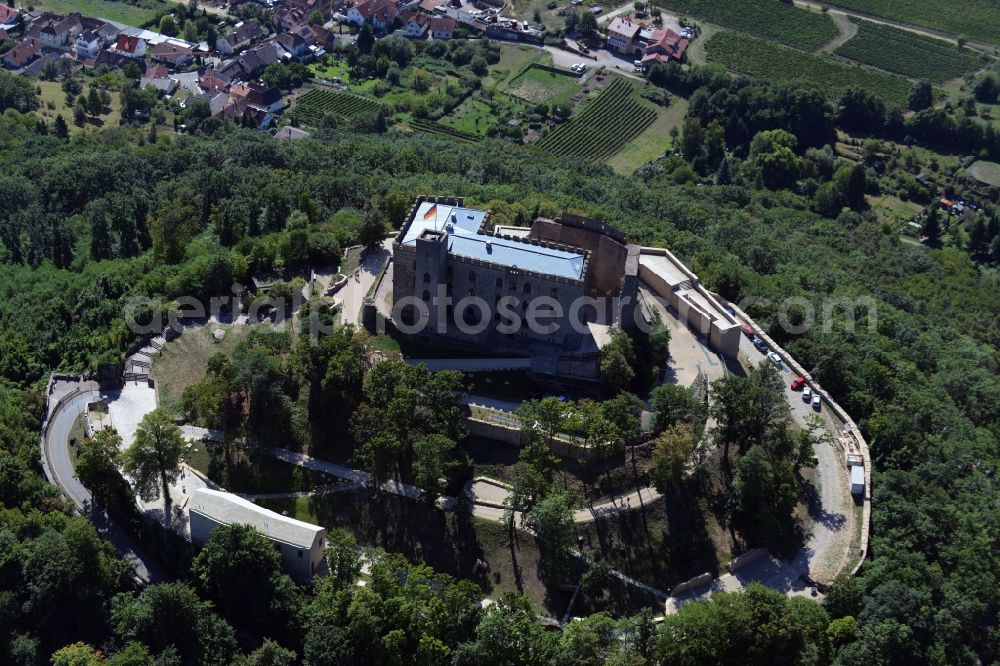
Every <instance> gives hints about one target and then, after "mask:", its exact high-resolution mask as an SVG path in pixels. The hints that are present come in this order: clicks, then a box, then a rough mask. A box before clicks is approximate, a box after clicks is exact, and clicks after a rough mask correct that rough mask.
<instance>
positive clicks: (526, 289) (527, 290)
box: [521, 282, 531, 294]
mask: <svg viewBox="0 0 1000 666" xmlns="http://www.w3.org/2000/svg"><path fill="white" fill-rule="evenodd" d="M521 291H523V292H524V293H526V294H530V293H531V283H530V282H525V283H524V287H522V288H521Z"/></svg>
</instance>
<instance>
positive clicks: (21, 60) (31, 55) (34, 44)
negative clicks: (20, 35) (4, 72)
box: [3, 39, 42, 69]
mask: <svg viewBox="0 0 1000 666" xmlns="http://www.w3.org/2000/svg"><path fill="white" fill-rule="evenodd" d="M41 54H42V43H41V42H40V41H38V40H37V39H25V40H24V41H22V42H21V43H20V44H18V45H17V46H15V47H14V48H12V49H11V50H10V51H7V53H4V54H3V66H4V67H6V68H8V69H21V68H22V67H24V66H25V65H27V64H29V63H31V62H32V61H33V60H35V58H37V57H38V56H40V55H41Z"/></svg>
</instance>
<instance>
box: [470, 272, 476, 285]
mask: <svg viewBox="0 0 1000 666" xmlns="http://www.w3.org/2000/svg"><path fill="white" fill-rule="evenodd" d="M469 282H471V283H473V284H475V282H476V272H475V271H469Z"/></svg>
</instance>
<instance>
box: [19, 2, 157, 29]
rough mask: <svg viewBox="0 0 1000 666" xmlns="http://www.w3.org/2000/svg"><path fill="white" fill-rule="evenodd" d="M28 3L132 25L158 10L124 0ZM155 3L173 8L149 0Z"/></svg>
mask: <svg viewBox="0 0 1000 666" xmlns="http://www.w3.org/2000/svg"><path fill="white" fill-rule="evenodd" d="M30 4H31V5H32V6H33V7H34V8H35V9H36V10H39V11H49V12H53V13H54V14H69V13H72V12H80V13H81V14H83V15H84V16H89V17H91V18H103V19H108V20H110V21H118V22H119V23H126V24H128V25H134V26H140V25H142V24H143V23H145V22H146V21H149V20H150V19H153V18H155V17H156V14H157V11H158V10H157V9H152V8H150V7H136V6H135V5H129V4H126V3H124V2H114V0H34V1H33V2H31V3H30ZM157 4H158V5H159V6H160V9H162V10H164V11H169V10H172V9H174V5H171V4H170V3H167V2H159V3H157V2H156V1H155V0H149V5H150V6H154V5H157Z"/></svg>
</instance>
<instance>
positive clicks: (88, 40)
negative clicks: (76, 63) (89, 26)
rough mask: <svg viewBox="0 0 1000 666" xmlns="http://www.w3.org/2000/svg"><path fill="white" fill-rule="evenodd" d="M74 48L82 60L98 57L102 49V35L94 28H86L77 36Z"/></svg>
mask: <svg viewBox="0 0 1000 666" xmlns="http://www.w3.org/2000/svg"><path fill="white" fill-rule="evenodd" d="M73 48H74V50H75V51H76V57H77V58H79V59H80V60H91V59H93V58H96V57H97V54H98V53H99V52H100V50H101V36H100V35H99V34H98V33H96V32H94V31H93V30H84V31H83V32H81V33H80V35H79V36H78V37H77V38H76V42H75V43H74V44H73Z"/></svg>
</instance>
